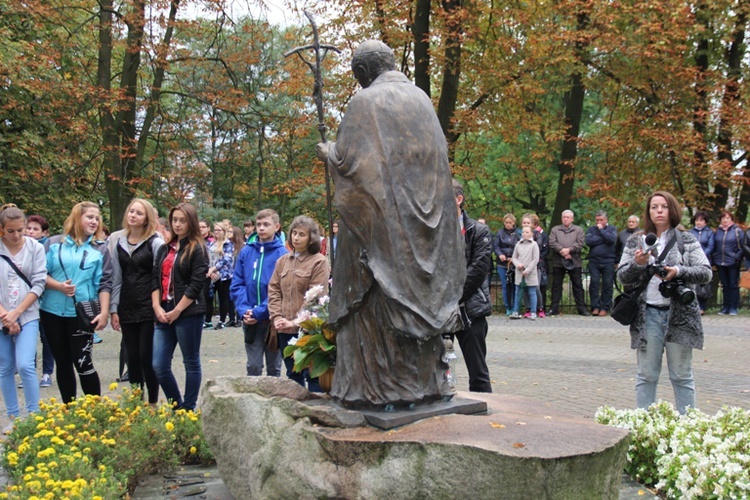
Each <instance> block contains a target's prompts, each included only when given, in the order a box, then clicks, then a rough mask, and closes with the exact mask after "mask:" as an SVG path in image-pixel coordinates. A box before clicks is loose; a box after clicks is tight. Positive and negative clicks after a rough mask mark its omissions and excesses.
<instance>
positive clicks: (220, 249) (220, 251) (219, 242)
mask: <svg viewBox="0 0 750 500" xmlns="http://www.w3.org/2000/svg"><path fill="white" fill-rule="evenodd" d="M216 226H219V227H220V228H221V229H223V231H222V233H224V235H223V236H222V237H221V239H219V238H216V236H214V238H216V239H215V240H214V245H213V252H214V253H215V254H216V255H218V256H219V257H221V256H222V255H224V243H226V242H227V240H228V239H229V238H228V236H227V233H228V232H229V228H228V227H227V225H226V224H224V223H223V222H216V223H214V227H216Z"/></svg>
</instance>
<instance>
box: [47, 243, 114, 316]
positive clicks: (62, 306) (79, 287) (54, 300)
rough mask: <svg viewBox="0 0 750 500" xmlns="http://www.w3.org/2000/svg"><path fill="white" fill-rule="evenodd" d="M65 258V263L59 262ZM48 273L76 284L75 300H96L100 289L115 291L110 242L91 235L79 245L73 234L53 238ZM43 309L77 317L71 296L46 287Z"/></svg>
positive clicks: (48, 258) (52, 312)
mask: <svg viewBox="0 0 750 500" xmlns="http://www.w3.org/2000/svg"><path fill="white" fill-rule="evenodd" d="M61 261H62V266H61V265H60V263H61ZM47 273H48V274H49V275H50V276H51V277H52V278H54V279H55V280H57V281H59V282H64V281H66V280H68V279H70V280H71V281H72V283H73V284H74V285H75V286H76V293H75V300H76V301H77V302H83V301H87V300H96V299H98V298H99V294H100V293H101V292H110V293H111V292H112V259H111V258H110V254H109V249H108V248H107V243H106V242H104V241H99V240H94V239H93V236H89V237H88V238H87V239H86V241H84V242H83V244H82V245H80V246H78V245H77V244H76V242H75V240H74V239H73V238H72V237H71V236H66V237H65V239H64V240H63V239H62V238H61V237H53V238H51V239H50V245H49V251H48V252H47ZM41 308H42V311H46V312H48V313H51V314H55V315H57V316H62V317H64V318H75V317H76V308H75V304H74V303H73V300H72V299H71V297H68V296H67V295H65V294H64V293H62V292H60V291H57V290H52V289H50V288H47V289H46V290H45V291H44V295H42V306H41Z"/></svg>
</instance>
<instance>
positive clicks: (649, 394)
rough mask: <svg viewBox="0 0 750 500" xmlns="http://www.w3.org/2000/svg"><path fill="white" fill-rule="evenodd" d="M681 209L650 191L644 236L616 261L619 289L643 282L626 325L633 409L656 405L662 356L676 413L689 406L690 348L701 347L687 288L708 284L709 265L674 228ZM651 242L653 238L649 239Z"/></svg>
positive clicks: (668, 198) (692, 385) (691, 391)
mask: <svg viewBox="0 0 750 500" xmlns="http://www.w3.org/2000/svg"><path fill="white" fill-rule="evenodd" d="M681 214H682V210H681V208H680V205H679V203H678V202H677V200H676V199H675V197H674V196H672V195H671V194H670V193H667V192H665V191H656V192H654V193H653V194H652V195H651V196H650V197H649V198H648V203H647V204H646V214H645V218H644V220H645V234H648V235H651V234H654V235H655V236H656V238H655V240H656V241H655V244H654V245H653V246H651V245H646V244H645V241H646V237H645V236H644V232H637V233H635V234H633V236H631V237H630V238H629V239H628V241H627V244H626V245H625V249H624V251H623V254H622V258H621V260H620V265H619V266H618V269H617V277H618V278H619V280H620V282H621V283H623V285H632V286H634V287H635V286H638V285H640V284H642V283H646V282H648V286H647V287H646V289H645V291H644V292H643V293H641V295H640V297H639V309H638V313H637V314H636V317H635V319H634V320H633V322H632V323H631V325H630V346H631V348H633V349H636V350H637V355H638V374H637V378H636V385H635V394H636V401H637V404H638V407H639V408H646V407H648V406H649V405H650V404H652V403H654V402H656V387H657V385H658V383H659V375H660V373H661V365H662V358H663V356H664V352H665V351H666V353H667V367H668V369H669V379H670V381H671V382H672V388H673V389H674V394H675V401H676V406H677V410H678V411H679V412H680V413H685V411H686V410H687V408H688V407H693V408H694V407H695V383H694V381H693V367H692V358H693V349H703V326H702V324H701V317H700V309H699V306H698V301H697V300H695V294H694V293H692V289H691V288H689V286H690V285H693V286H694V285H696V284H700V283H708V282H709V281H710V280H711V266H710V265H709V263H708V259H707V258H706V255H705V254H704V253H703V249H702V248H701V246H700V243H698V241H697V240H696V239H695V238H694V237H693V236H692V235H691V234H690V233H687V232H682V231H679V230H677V229H676V227H677V226H678V225H679V224H680V219H681ZM651 239H653V238H651Z"/></svg>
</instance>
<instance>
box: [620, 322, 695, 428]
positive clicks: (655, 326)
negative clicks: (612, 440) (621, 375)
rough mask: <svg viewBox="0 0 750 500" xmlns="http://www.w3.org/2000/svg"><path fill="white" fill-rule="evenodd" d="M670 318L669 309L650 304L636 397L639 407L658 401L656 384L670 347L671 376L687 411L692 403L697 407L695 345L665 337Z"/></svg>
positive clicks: (677, 400) (682, 408)
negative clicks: (668, 340) (669, 340)
mask: <svg viewBox="0 0 750 500" xmlns="http://www.w3.org/2000/svg"><path fill="white" fill-rule="evenodd" d="M668 320H669V311H668V310H661V309H655V308H653V307H647V308H646V321H645V323H646V324H645V327H646V345H645V347H643V348H641V349H639V350H638V376H637V381H636V383H635V397H636V402H637V404H638V408H647V407H648V406H649V405H650V404H652V403H655V402H656V386H657V385H658V383H659V374H660V373H661V363H662V358H663V355H664V351H665V350H666V351H667V367H668V368H669V380H670V381H671V382H672V388H673V389H674V397H675V403H676V405H677V411H679V412H680V413H685V411H686V409H687V407H688V406H690V407H693V408H695V382H694V381H693V349H692V348H690V347H687V346H684V345H681V344H675V343H673V342H666V341H665V338H666V335H667V322H668Z"/></svg>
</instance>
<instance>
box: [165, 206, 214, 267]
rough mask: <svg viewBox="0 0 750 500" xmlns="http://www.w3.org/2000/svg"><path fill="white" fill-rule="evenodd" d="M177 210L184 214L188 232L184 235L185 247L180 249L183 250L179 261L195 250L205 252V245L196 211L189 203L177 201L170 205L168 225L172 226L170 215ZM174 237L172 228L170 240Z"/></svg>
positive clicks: (174, 238) (175, 237)
mask: <svg viewBox="0 0 750 500" xmlns="http://www.w3.org/2000/svg"><path fill="white" fill-rule="evenodd" d="M177 210H180V211H182V213H184V214H185V217H186V218H187V223H188V233H187V236H186V239H187V240H188V243H187V246H186V247H185V248H183V249H181V250H184V252H181V254H182V256H181V257H180V262H182V259H184V258H188V257H190V256H191V255H192V253H193V252H195V251H196V250H198V251H201V252H205V248H206V247H205V242H204V241H203V237H201V231H200V228H199V227H198V212H197V210H195V207H194V206H193V205H191V204H190V203H178V204H177V205H175V206H174V207H172V210H170V211H169V227H174V225H173V223H172V216H173V215H174V213H175V212H176V211H177ZM176 239H177V235H176V234H175V233H174V230H173V231H172V241H174V240H176Z"/></svg>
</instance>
